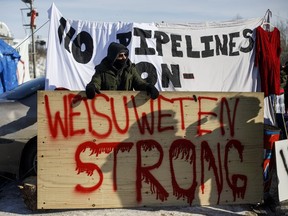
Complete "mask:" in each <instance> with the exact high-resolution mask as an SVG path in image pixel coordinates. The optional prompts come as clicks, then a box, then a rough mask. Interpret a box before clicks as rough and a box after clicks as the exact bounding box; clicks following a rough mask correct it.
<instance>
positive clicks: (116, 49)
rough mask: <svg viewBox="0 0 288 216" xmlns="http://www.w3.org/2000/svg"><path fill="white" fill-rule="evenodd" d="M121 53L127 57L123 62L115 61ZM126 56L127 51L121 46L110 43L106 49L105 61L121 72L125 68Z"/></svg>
mask: <svg viewBox="0 0 288 216" xmlns="http://www.w3.org/2000/svg"><path fill="white" fill-rule="evenodd" d="M122 52H124V53H125V54H126V55H127V58H126V59H123V60H117V56H118V54H119V53H122ZM128 55H129V50H128V49H127V48H126V47H125V46H124V45H122V44H119V43H115V42H112V43H111V44H110V45H109V47H108V52H107V59H108V61H109V64H110V65H111V66H112V67H114V68H115V69H116V70H121V69H122V68H123V67H124V66H125V64H126V62H127V59H128Z"/></svg>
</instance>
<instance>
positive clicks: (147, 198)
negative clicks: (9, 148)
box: [37, 91, 263, 209]
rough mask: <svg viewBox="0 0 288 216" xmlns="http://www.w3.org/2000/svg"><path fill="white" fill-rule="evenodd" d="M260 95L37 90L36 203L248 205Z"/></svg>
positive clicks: (256, 162) (254, 192) (257, 149)
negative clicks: (152, 97) (89, 96)
mask: <svg viewBox="0 0 288 216" xmlns="http://www.w3.org/2000/svg"><path fill="white" fill-rule="evenodd" d="M262 161H263V94H262V93H212V92H209V93H208V92H197V93H196V92H194V93H193V92H161V95H160V97H159V98H158V99H156V100H150V98H149V97H148V96H147V95H146V93H145V92H122V91H120V92H119V91H118V92H113V91H110V92H108V91H106V92H102V94H99V95H97V96H96V97H95V98H94V99H93V100H87V99H86V96H85V93H84V92H72V91H41V92H38V179H37V180H38V182H37V190H38V199H37V202H38V208H43V209H64V208H69V209H71V208H119V207H137V206H168V205H169V206H171V205H175V206H176V205H182V206H183V205H188V206H189V205H196V204H197V205H199V204H200V205H209V204H229V203H230V204H231V203H257V202H259V201H260V200H261V198H262V191H263V187H262V168H261V164H262Z"/></svg>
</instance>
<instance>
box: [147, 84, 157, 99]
mask: <svg viewBox="0 0 288 216" xmlns="http://www.w3.org/2000/svg"><path fill="white" fill-rule="evenodd" d="M146 91H147V93H148V94H149V95H150V98H152V99H153V100H155V99H156V98H158V96H159V91H158V89H157V88H156V87H155V86H154V85H152V84H149V85H148V86H147V87H146Z"/></svg>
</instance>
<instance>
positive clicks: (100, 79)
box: [90, 43, 149, 91]
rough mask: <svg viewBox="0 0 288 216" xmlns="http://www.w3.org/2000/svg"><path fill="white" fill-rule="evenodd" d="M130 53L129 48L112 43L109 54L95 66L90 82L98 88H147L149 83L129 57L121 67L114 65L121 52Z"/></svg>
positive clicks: (138, 89)
mask: <svg viewBox="0 0 288 216" xmlns="http://www.w3.org/2000/svg"><path fill="white" fill-rule="evenodd" d="M121 52H125V53H127V55H128V53H129V50H128V49H127V48H126V47H125V46H123V45H122V44H118V43H111V44H110V46H109V48H108V53H107V56H106V57H105V58H104V59H103V60H102V61H101V63H100V64H99V65H97V66H96V67H95V74H94V75H93V77H92V79H91V82H90V84H94V85H95V87H96V88H97V89H98V90H128V91H131V90H137V91H142V90H146V88H147V86H148V85H149V84H148V83H146V82H145V81H144V80H143V79H142V78H141V77H140V75H139V73H138V71H137V69H136V65H135V64H133V63H132V62H131V61H130V59H129V58H127V60H126V63H125V65H124V66H123V68H121V69H117V68H116V67H114V62H115V60H116V58H117V56H118V54H119V53H121Z"/></svg>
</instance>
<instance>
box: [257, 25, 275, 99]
mask: <svg viewBox="0 0 288 216" xmlns="http://www.w3.org/2000/svg"><path fill="white" fill-rule="evenodd" d="M280 53H281V46H280V31H279V29H278V28H276V27H274V29H273V30H272V31H271V32H269V31H265V30H264V29H263V28H262V27H261V26H258V27H257V28H256V55H255V66H258V68H259V73H260V77H261V90H262V91H263V92H264V95H265V97H266V96H268V95H270V94H276V95H279V94H280V67H279V66H280Z"/></svg>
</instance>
